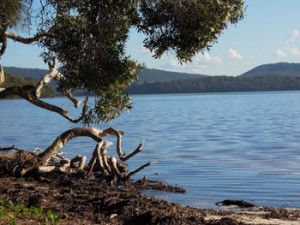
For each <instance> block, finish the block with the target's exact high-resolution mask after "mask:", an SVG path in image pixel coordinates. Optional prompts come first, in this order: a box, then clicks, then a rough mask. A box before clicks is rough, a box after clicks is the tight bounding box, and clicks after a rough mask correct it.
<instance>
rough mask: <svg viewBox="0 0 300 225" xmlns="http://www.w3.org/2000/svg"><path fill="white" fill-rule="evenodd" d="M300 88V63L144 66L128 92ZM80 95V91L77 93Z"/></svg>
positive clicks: (34, 72) (26, 72) (38, 73)
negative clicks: (190, 69) (203, 70)
mask: <svg viewBox="0 0 300 225" xmlns="http://www.w3.org/2000/svg"><path fill="white" fill-rule="evenodd" d="M4 69H5V70H6V71H7V72H10V73H12V74H14V75H21V76H24V77H31V78H33V79H35V80H39V79H40V78H41V77H42V76H43V75H44V74H46V73H47V72H48V71H47V70H42V69H25V68H16V67H5V68H4ZM279 90H281V91H283V90H300V63H276V64H266V65H261V66H258V67H255V68H253V69H251V70H249V71H248V72H246V73H244V74H242V75H240V76H236V77H234V76H207V75H200V74H199V75H197V74H188V73H176V72H169V71H163V70H156V69H148V68H145V69H143V70H142V71H141V72H140V74H139V78H138V80H137V81H136V82H135V83H133V84H132V85H131V86H130V87H129V88H128V91H129V93H131V94H158V93H160V94H162V93H200V92H232V91H279ZM77 94H80V92H78V93H77Z"/></svg>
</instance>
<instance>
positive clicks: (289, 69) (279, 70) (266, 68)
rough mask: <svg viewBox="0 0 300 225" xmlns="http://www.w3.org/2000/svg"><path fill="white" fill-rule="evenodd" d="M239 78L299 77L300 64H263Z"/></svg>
mask: <svg viewBox="0 0 300 225" xmlns="http://www.w3.org/2000/svg"><path fill="white" fill-rule="evenodd" d="M241 76H247V77H258V76H300V63H274V64H265V65H261V66H258V67H255V68H253V69H252V70H249V71H248V72H246V73H244V74H242V75H241Z"/></svg>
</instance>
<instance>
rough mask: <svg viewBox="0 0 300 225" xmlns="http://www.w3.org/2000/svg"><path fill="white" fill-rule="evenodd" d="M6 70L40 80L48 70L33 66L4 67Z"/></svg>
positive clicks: (16, 74)
mask: <svg viewBox="0 0 300 225" xmlns="http://www.w3.org/2000/svg"><path fill="white" fill-rule="evenodd" d="M4 70H5V72H8V73H11V74H13V75H15V76H21V77H30V78H32V79H33V80H36V81H38V80H40V79H41V78H42V77H43V76H44V75H45V74H46V73H48V70H43V69H33V68H20V67H4Z"/></svg>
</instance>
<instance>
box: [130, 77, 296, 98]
mask: <svg viewBox="0 0 300 225" xmlns="http://www.w3.org/2000/svg"><path fill="white" fill-rule="evenodd" d="M283 90H300V76H258V77H246V76H245V77H244V76H238V77H233V76H205V77H200V78H198V79H188V80H175V81H169V82H156V83H142V84H141V83H140V84H139V83H134V84H133V85H131V86H130V87H129V89H128V91H129V93H131V94H165V93H199V92H200V93H201V92H237V91H283Z"/></svg>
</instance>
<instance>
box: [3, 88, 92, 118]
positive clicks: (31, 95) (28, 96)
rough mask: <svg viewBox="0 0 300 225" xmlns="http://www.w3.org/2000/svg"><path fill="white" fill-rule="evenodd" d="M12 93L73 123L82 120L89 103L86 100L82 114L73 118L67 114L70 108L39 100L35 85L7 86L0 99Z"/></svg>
mask: <svg viewBox="0 0 300 225" xmlns="http://www.w3.org/2000/svg"><path fill="white" fill-rule="evenodd" d="M12 95H17V96H20V97H21V98H24V99H25V100H27V101H29V102H30V103H32V104H33V105H35V106H38V107H40V108H43V109H47V110H49V111H52V112H56V113H58V114H60V115H61V116H62V117H64V118H66V119H67V120H69V121H70V122H72V123H78V122H79V121H81V120H82V119H83V117H84V115H85V113H86V112H85V110H86V107H85V106H86V104H87V100H86V101H85V106H84V107H83V112H82V115H81V116H80V117H79V118H78V119H73V118H72V117H70V116H69V115H67V114H68V110H66V109H62V108H60V107H58V106H55V105H51V104H49V103H47V102H44V101H41V100H39V99H38V98H37V97H36V95H35V87H34V86H32V85H25V86H23V87H9V88H6V89H4V90H2V91H0V99H3V98H6V97H8V96H12Z"/></svg>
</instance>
